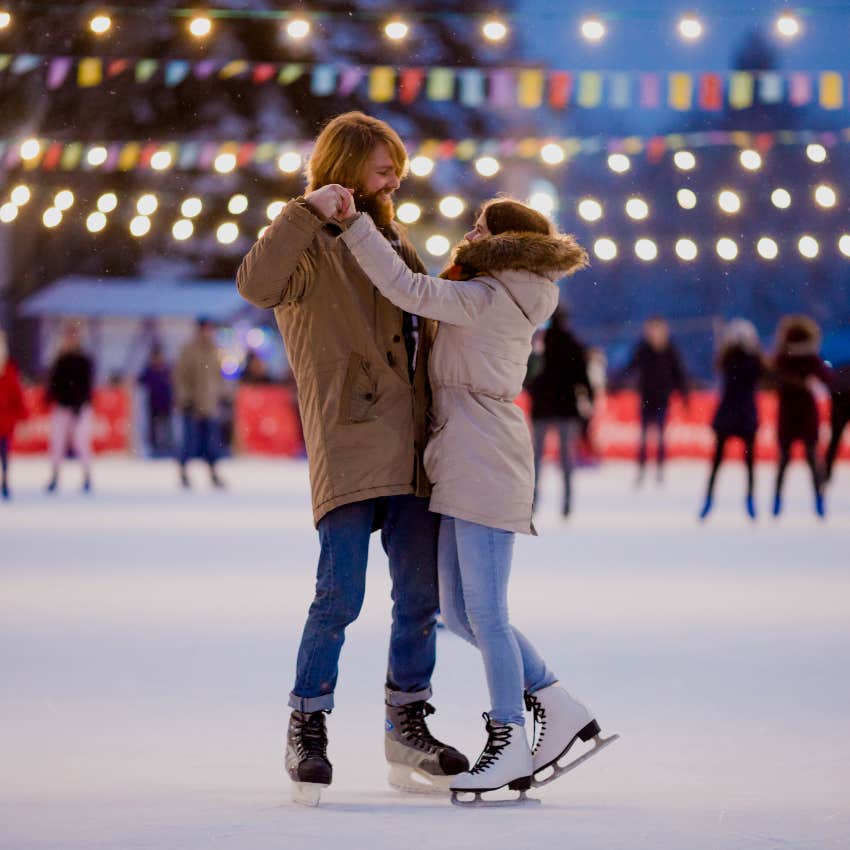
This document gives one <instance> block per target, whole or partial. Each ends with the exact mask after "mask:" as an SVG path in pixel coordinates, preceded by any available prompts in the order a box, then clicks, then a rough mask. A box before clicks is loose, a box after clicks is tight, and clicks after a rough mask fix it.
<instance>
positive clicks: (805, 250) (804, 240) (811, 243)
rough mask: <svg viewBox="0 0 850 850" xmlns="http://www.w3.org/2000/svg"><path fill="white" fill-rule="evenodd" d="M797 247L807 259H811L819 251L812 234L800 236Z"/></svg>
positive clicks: (816, 241)
mask: <svg viewBox="0 0 850 850" xmlns="http://www.w3.org/2000/svg"><path fill="white" fill-rule="evenodd" d="M797 248H798V249H799V251H800V253H801V254H802V255H803V256H804V257H805V258H806V259H807V260H813V259H814V258H815V257H817V255H818V254H819V253H820V245H818V240H817V239H815V238H814V236H801V237H800V241H799V242H798V243H797Z"/></svg>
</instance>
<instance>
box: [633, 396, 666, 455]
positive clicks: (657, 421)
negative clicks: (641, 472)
mask: <svg viewBox="0 0 850 850" xmlns="http://www.w3.org/2000/svg"><path fill="white" fill-rule="evenodd" d="M667 407H668V403H667V402H664V403H663V404H652V403H650V402H649V401H647V400H643V401H641V406H640V444H639V445H638V466H639V467H641V468H642V467H644V466H646V441H647V432H648V431H649V429H650V428H655V429H656V430H657V432H658V452H657V454H656V462H657V464H658V467H659V468H660V467H662V466H663V465H664V458H665V456H666V447H665V444H664V428H665V426H666V425H667Z"/></svg>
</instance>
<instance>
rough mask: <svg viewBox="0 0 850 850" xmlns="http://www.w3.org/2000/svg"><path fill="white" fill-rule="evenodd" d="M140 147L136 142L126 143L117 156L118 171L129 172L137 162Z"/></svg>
mask: <svg viewBox="0 0 850 850" xmlns="http://www.w3.org/2000/svg"><path fill="white" fill-rule="evenodd" d="M141 148H142V146H141V145H140V144H139V143H138V142H127V144H126V145H124V147H123V148H121V153H120V154H118V170H119V171H131V170H132V169H133V168H134V167H135V165H136V163H137V162H138V161H139V154H140V153H141Z"/></svg>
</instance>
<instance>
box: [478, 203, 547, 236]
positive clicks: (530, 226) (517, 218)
mask: <svg viewBox="0 0 850 850" xmlns="http://www.w3.org/2000/svg"><path fill="white" fill-rule="evenodd" d="M481 212H482V213H483V215H484V221H486V222H487V229H488V230H489V231H490V233H492V234H493V235H494V236H497V235H498V234H500V233H507V232H509V231H510V232H514V233H543V234H545V235H546V236H551V235H552V234H553V233H554V232H555V227H554V225H553V224H552V222H551V221H549V219H548V218H546V216H545V215H542V214H541V213H539V212H537V210H533V209H532V208H531V207H528V206H526V205H525V204H521V203H520V202H519V201H514V200H511V199H510V198H496V199H495V200H492V201H487V203H486V204H484V206H483V207H482V208H481Z"/></svg>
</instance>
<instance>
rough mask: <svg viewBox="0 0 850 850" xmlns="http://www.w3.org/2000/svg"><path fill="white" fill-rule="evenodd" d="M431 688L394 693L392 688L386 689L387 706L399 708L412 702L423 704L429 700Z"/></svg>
mask: <svg viewBox="0 0 850 850" xmlns="http://www.w3.org/2000/svg"><path fill="white" fill-rule="evenodd" d="M431 693H432V691H431V688H430V687H428V688H425V689H424V690H422V691H394V690H393V689H392V688H386V700H387V705H392V706H396V707H398V706H400V705H410V704H411V703H413V702H424V701H425V700H426V699H431Z"/></svg>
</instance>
